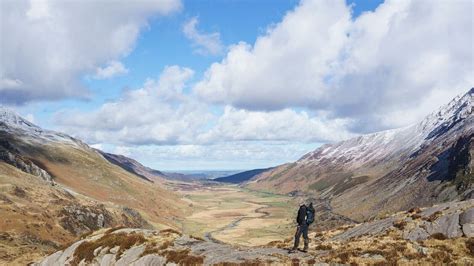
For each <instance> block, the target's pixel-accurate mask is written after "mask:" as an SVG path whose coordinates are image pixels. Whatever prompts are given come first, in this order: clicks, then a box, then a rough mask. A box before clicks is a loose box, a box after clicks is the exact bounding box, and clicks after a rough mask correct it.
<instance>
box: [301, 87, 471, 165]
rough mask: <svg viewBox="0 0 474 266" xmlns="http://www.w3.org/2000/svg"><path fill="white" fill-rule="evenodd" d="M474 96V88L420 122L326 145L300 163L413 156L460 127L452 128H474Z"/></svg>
mask: <svg viewBox="0 0 474 266" xmlns="http://www.w3.org/2000/svg"><path fill="white" fill-rule="evenodd" d="M473 97H474V88H473V89H471V90H470V91H469V92H468V93H466V94H465V95H463V96H462V97H461V96H458V97H456V98H455V99H453V100H452V101H451V102H450V103H448V104H447V105H445V106H443V107H442V108H440V109H439V110H438V111H436V112H433V113H432V114H430V115H428V116H427V117H426V118H425V119H423V121H421V122H420V123H417V124H414V125H411V126H407V127H404V128H399V129H392V130H386V131H382V132H377V133H373V134H367V135H363V136H360V137H356V138H352V139H349V140H346V141H341V142H338V143H335V144H328V145H324V146H322V147H321V148H319V149H317V150H315V151H313V152H310V153H308V154H306V155H304V156H303V157H302V158H301V159H300V160H298V161H297V163H301V164H318V163H327V162H328V161H333V162H335V163H341V162H343V163H345V164H346V166H350V167H363V166H367V164H375V163H380V162H382V161H386V160H388V159H391V158H393V157H395V156H403V155H407V154H408V155H411V154H412V153H414V152H416V151H417V150H419V149H420V148H421V147H422V146H423V145H429V144H430V143H431V142H433V141H434V139H436V138H437V137H439V136H442V135H443V134H446V133H448V131H449V130H450V129H452V128H454V127H456V130H451V131H450V132H449V133H450V134H454V135H455V134H457V133H461V132H459V131H470V130H472V128H473V126H474V124H473V123H467V124H466V122H472V121H468V120H466V118H468V117H469V116H471V115H472V112H473Z"/></svg>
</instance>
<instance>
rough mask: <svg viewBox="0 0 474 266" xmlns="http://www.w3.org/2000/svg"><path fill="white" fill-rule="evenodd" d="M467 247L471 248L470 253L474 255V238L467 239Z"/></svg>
mask: <svg viewBox="0 0 474 266" xmlns="http://www.w3.org/2000/svg"><path fill="white" fill-rule="evenodd" d="M466 248H467V250H469V253H470V254H471V256H474V239H473V238H468V239H467V240H466Z"/></svg>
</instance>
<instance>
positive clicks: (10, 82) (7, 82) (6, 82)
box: [0, 78, 23, 91]
mask: <svg viewBox="0 0 474 266" xmlns="http://www.w3.org/2000/svg"><path fill="white" fill-rule="evenodd" d="M22 84H23V82H22V81H21V80H19V79H9V78H2V79H0V91H1V90H7V89H14V88H18V87H20V86H21V85H22Z"/></svg>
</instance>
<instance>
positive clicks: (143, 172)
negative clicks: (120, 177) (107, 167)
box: [97, 150, 167, 182]
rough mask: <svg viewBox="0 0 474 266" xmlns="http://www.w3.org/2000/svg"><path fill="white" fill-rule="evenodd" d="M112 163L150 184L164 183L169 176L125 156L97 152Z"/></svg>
mask: <svg viewBox="0 0 474 266" xmlns="http://www.w3.org/2000/svg"><path fill="white" fill-rule="evenodd" d="M97 152H99V153H100V154H101V155H102V156H104V158H105V159H107V160H108V161H109V162H110V163H112V164H115V165H117V166H119V167H120V168H123V169H124V170H125V171H127V172H130V173H132V174H135V175H137V176H139V177H141V178H143V179H144V180H146V181H149V182H164V181H165V178H167V176H166V175H165V174H164V173H162V172H161V171H158V170H155V169H151V168H149V167H146V166H144V165H142V164H141V163H139V162H138V161H136V160H134V159H132V158H128V157H126V156H123V155H117V154H112V153H107V152H103V151H101V150H97Z"/></svg>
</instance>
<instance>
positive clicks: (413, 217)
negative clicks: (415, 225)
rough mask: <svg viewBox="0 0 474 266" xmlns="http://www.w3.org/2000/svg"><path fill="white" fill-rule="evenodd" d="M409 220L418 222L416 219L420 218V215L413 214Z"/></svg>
mask: <svg viewBox="0 0 474 266" xmlns="http://www.w3.org/2000/svg"><path fill="white" fill-rule="evenodd" d="M411 218H412V219H413V220H418V219H420V218H421V215H419V214H417V213H415V214H413V215H412V216H411Z"/></svg>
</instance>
